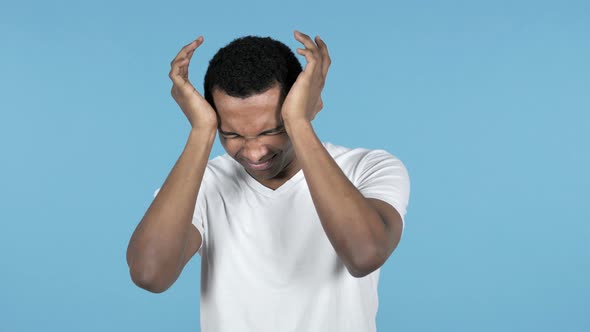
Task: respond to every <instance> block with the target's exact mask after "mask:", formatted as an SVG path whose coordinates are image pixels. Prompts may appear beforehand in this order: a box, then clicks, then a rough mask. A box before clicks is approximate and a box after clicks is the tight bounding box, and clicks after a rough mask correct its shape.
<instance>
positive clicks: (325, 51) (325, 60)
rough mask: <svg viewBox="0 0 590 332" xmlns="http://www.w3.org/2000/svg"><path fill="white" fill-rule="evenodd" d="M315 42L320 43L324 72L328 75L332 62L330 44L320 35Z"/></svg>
mask: <svg viewBox="0 0 590 332" xmlns="http://www.w3.org/2000/svg"><path fill="white" fill-rule="evenodd" d="M315 42H316V43H317V45H318V49H319V51H320V56H321V57H322V74H323V75H324V77H326V76H327V75H328V68H330V64H331V63H332V59H330V54H329V53H328V46H327V45H326V43H325V42H324V40H323V39H322V38H320V36H316V37H315Z"/></svg>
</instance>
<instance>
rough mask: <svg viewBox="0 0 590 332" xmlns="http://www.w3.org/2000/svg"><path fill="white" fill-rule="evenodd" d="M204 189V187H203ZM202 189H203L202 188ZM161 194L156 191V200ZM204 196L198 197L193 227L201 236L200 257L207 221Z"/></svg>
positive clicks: (158, 190)
mask: <svg viewBox="0 0 590 332" xmlns="http://www.w3.org/2000/svg"><path fill="white" fill-rule="evenodd" d="M201 187H202V186H201ZM201 189H202V188H201ZM159 192H160V188H158V189H156V191H155V192H154V198H155V197H156V196H158V193H159ZM202 196H203V195H197V203H196V205H195V212H194V213H193V220H192V223H193V225H194V226H195V227H196V228H197V230H198V231H199V233H200V234H201V246H200V247H199V250H198V251H197V252H198V253H199V255H200V254H201V248H203V242H205V227H204V220H205V212H204V211H205V203H204V199H203V198H201V197H202Z"/></svg>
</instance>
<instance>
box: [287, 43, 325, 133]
mask: <svg viewBox="0 0 590 332" xmlns="http://www.w3.org/2000/svg"><path fill="white" fill-rule="evenodd" d="M295 39H296V40H297V41H299V42H300V43H302V44H303V45H304V46H305V48H304V49H303V48H298V49H297V53H298V54H300V55H303V56H304V57H305V60H306V61H307V64H306V65H305V68H304V69H303V71H302V72H301V73H300V74H299V76H298V77H297V80H296V81H295V83H294V84H293V86H292V87H291V90H290V91H289V93H288V94H287V97H286V98H285V101H284V102H283V107H282V110H281V113H282V116H283V120H284V121H285V123H286V124H287V123H288V122H297V121H300V120H304V121H307V122H311V121H312V120H313V119H314V118H315V116H316V114H317V113H318V112H319V111H320V110H321V109H322V107H323V102H322V96H321V95H322V89H323V88H324V83H325V82H326V76H327V75H328V68H329V67H330V63H331V60H330V55H329V54H328V47H327V46H326V43H324V41H323V40H322V39H321V38H320V37H319V36H316V37H315V42H314V40H312V39H311V38H310V37H309V36H308V35H306V34H304V33H301V32H299V31H295Z"/></svg>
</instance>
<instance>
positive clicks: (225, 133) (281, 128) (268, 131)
mask: <svg viewBox="0 0 590 332" xmlns="http://www.w3.org/2000/svg"><path fill="white" fill-rule="evenodd" d="M283 129H285V125H280V126H278V127H275V128H272V129H267V130H265V131H263V132H260V133H259V134H257V135H256V136H260V135H264V134H269V133H272V132H275V131H280V130H283ZM219 132H220V133H221V134H222V135H228V136H231V135H237V136H243V135H240V134H238V133H234V132H232V131H223V130H222V129H221V127H220V128H219Z"/></svg>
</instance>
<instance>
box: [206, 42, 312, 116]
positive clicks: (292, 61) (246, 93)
mask: <svg viewBox="0 0 590 332" xmlns="http://www.w3.org/2000/svg"><path fill="white" fill-rule="evenodd" d="M301 71H302V68H301V64H300V63H299V61H298V60H297V58H296V57H295V54H293V52H292V51H291V50H290V49H289V47H287V45H285V44H283V43H281V42H279V41H276V40H274V39H272V38H270V37H254V36H247V37H242V38H238V39H236V40H234V41H232V42H231V43H229V44H228V45H227V46H225V47H223V48H221V49H220V50H219V51H217V53H216V54H215V55H214V56H213V58H212V59H211V61H210V62H209V68H207V73H206V74H205V82H204V91H205V99H207V101H208V102H209V104H211V106H213V108H214V109H215V110H217V107H216V104H215V100H214V98H213V90H215V89H220V90H222V91H224V92H225V93H226V94H228V95H230V96H232V97H241V98H246V97H250V96H252V95H255V94H259V93H262V92H264V91H266V90H268V89H269V88H271V87H272V86H274V85H275V84H276V83H278V84H279V85H280V87H281V96H282V97H283V98H284V97H285V96H286V95H287V93H288V92H289V90H290V89H291V86H293V83H295V80H296V79H297V76H299V73H301Z"/></svg>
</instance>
